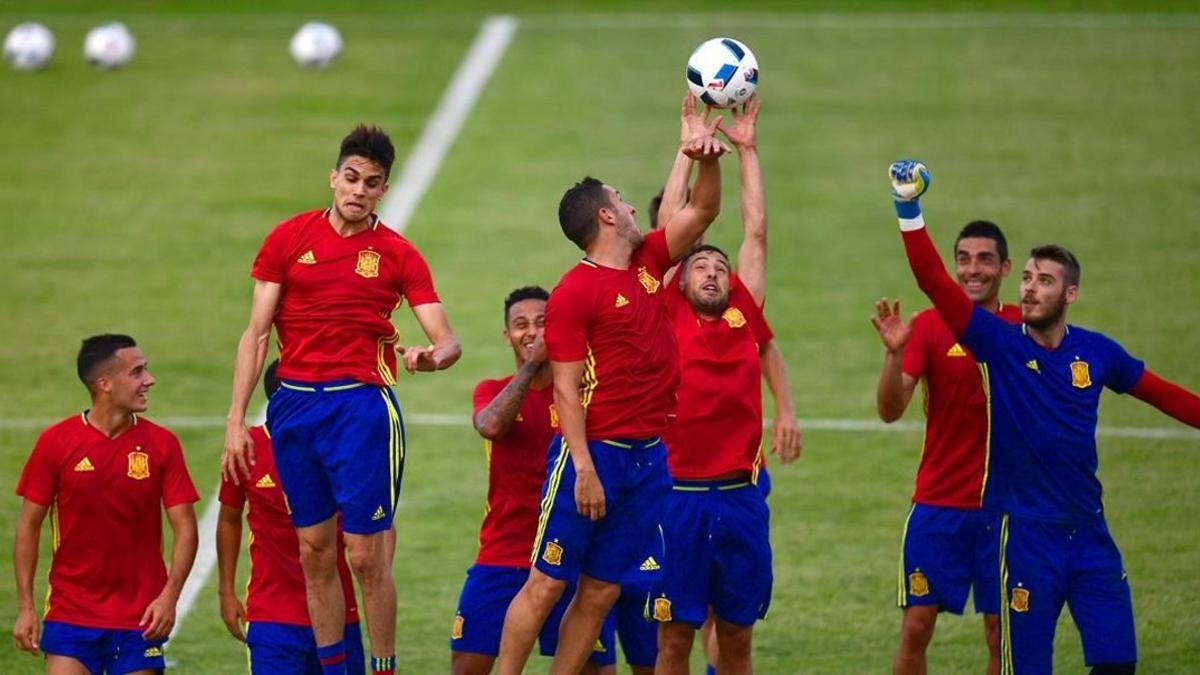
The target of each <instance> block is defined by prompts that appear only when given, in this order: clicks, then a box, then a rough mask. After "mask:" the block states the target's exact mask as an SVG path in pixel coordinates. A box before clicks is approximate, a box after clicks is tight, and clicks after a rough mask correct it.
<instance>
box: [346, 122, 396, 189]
mask: <svg viewBox="0 0 1200 675" xmlns="http://www.w3.org/2000/svg"><path fill="white" fill-rule="evenodd" d="M347 157H362V158H364V159H369V160H371V161H372V162H375V163H376V164H378V165H379V166H381V167H383V175H384V177H385V178H386V177H388V176H390V175H391V174H392V162H393V161H395V159H396V148H394V147H392V139H390V138H388V135H387V134H386V133H384V131H383V129H380V128H379V127H377V126H375V125H373V124H371V125H368V124H359V125H358V126H356V127H354V128H353V129H351V130H350V133H348V134H346V137H345V138H343V139H342V148H341V150H339V151H338V158H337V164H336V166H337V168H339V169H340V168H342V162H344V161H346V158H347Z"/></svg>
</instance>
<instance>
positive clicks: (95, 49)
mask: <svg viewBox="0 0 1200 675" xmlns="http://www.w3.org/2000/svg"><path fill="white" fill-rule="evenodd" d="M136 49H137V41H135V40H134V39H133V33H130V32H129V28H127V27H126V26H125V24H123V23H121V22H119V21H112V22H109V23H102V24H100V25H99V26H96V27H95V28H93V29H91V30H90V31H88V34H87V37H86V38H84V39H83V58H84V59H87V62H88V63H90V64H92V65H93V66H96V67H97V68H103V69H105V70H112V69H114V68H120V67H122V66H125V65H128V64H129V62H130V61H132V60H133V52H134V50H136Z"/></svg>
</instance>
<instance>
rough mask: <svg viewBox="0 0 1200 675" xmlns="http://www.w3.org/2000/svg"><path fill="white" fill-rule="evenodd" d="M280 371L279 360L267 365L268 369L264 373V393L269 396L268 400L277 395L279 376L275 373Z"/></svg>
mask: <svg viewBox="0 0 1200 675" xmlns="http://www.w3.org/2000/svg"><path fill="white" fill-rule="evenodd" d="M276 370H279V359H275V360H274V361H272V362H270V363H268V364H267V369H266V370H264V371H263V391H264V392H265V393H266V394H267V398H271V397H272V396H274V395H275V392H276V391H277V390H278V389H279V376H278V375H276V374H275V371H276Z"/></svg>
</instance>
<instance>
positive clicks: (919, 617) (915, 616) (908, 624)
mask: <svg viewBox="0 0 1200 675" xmlns="http://www.w3.org/2000/svg"><path fill="white" fill-rule="evenodd" d="M936 622H937V612H936V609H935V610H934V611H927V610H924V609H919V608H916V607H910V608H909V609H908V610H907V611H905V612H904V622H903V623H902V624H901V628H900V632H901V637H902V639H903V643H904V644H906V645H910V646H912V647H915V648H920V649H924V648H925V647H926V646H927V645H928V644H929V642H930V640H932V639H933V627H934V625H935V624H936ZM997 644H999V643H997Z"/></svg>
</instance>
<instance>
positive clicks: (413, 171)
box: [379, 16, 517, 231]
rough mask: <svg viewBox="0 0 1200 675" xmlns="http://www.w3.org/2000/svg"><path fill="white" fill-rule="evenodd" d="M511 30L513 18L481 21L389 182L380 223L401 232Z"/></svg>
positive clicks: (513, 30)
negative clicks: (397, 173)
mask: <svg viewBox="0 0 1200 675" xmlns="http://www.w3.org/2000/svg"><path fill="white" fill-rule="evenodd" d="M516 31H517V20H516V19H514V18H513V17H511V16H491V17H488V18H487V19H485V20H484V22H483V25H482V26H480V28H479V34H478V35H477V36H476V37H475V42H473V43H472V44H471V48H470V49H469V50H468V51H467V55H466V56H465V57H464V58H463V61H462V63H461V64H459V66H458V70H457V71H456V72H455V73H454V78H453V79H451V80H450V85H449V86H448V87H447V88H446V93H445V94H443V95H442V100H441V102H439V103H438V107H437V109H436V110H434V111H433V114H432V115H430V117H429V120H428V121H427V122H426V123H425V129H424V130H423V131H422V132H421V137H420V138H419V139H418V140H417V144H416V145H415V146H413V149H412V151H411V152H410V153H409V155H408V159H407V160H405V162H404V168H403V169H402V170H401V171H400V177H399V178H397V179H396V180H395V181H394V182H395V183H396V184H397V189H396V190H394V191H393V192H392V194H391V195H390V196H389V197H388V199H385V200H384V203H383V208H382V209H380V212H379V219H380V220H382V221H383V223H384V224H385V225H388V226H389V227H391V228H392V229H394V230H397V231H403V230H404V228H405V226H406V225H407V224H408V220H409V218H411V217H412V214H413V212H414V211H415V210H416V208H417V204H419V203H420V202H421V197H423V196H424V195H425V191H426V190H427V189H429V185H430V184H431V183H432V182H433V177H434V176H436V175H437V172H438V169H440V168H441V166H442V160H443V159H445V157H446V153H447V152H449V150H450V146H452V145H453V144H454V139H455V138H456V137H458V132H459V131H460V130H461V129H462V126H463V123H464V122H466V121H467V117H468V116H469V115H470V114H471V109H472V108H473V107H474V106H475V101H476V99H478V98H479V94H480V93H481V92H482V91H483V87H484V86H485V85H486V84H487V82H488V80H489V79H490V78H491V76H492V72H494V71H495V70H496V66H497V65H498V64H499V63H500V59H501V57H502V56H504V52H505V50H507V49H508V45H509V43H510V42H512V38H513V35H514V34H515V33H516Z"/></svg>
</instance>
